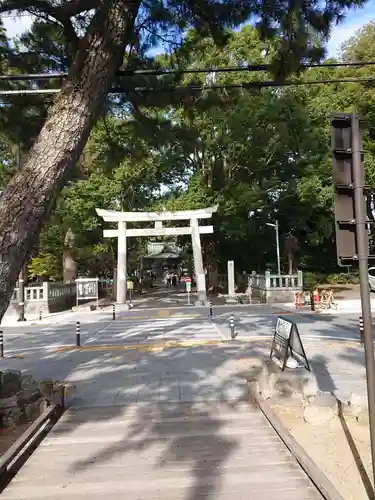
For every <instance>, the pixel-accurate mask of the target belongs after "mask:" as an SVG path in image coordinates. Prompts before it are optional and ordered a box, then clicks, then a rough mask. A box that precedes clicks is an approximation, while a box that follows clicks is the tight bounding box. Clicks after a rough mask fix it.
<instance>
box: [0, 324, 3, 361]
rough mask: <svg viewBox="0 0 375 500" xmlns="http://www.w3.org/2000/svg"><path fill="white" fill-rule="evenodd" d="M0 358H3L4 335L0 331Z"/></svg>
mask: <svg viewBox="0 0 375 500" xmlns="http://www.w3.org/2000/svg"><path fill="white" fill-rule="evenodd" d="M0 357H1V358H3V357H4V334H3V331H2V330H0Z"/></svg>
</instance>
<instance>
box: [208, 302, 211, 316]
mask: <svg viewBox="0 0 375 500" xmlns="http://www.w3.org/2000/svg"><path fill="white" fill-rule="evenodd" d="M208 305H209V307H210V316H212V302H211V300H210V302H209V303H208Z"/></svg>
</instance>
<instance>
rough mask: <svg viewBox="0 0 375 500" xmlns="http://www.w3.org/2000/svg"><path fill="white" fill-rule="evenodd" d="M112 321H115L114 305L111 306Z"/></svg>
mask: <svg viewBox="0 0 375 500" xmlns="http://www.w3.org/2000/svg"><path fill="white" fill-rule="evenodd" d="M112 319H113V320H115V319H116V306H115V304H112Z"/></svg>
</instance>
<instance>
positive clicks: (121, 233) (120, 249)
mask: <svg viewBox="0 0 375 500" xmlns="http://www.w3.org/2000/svg"><path fill="white" fill-rule="evenodd" d="M126 282H127V272H126V222H125V221H123V220H122V221H119V223H118V238H117V275H116V302H118V303H119V304H125V302H126Z"/></svg>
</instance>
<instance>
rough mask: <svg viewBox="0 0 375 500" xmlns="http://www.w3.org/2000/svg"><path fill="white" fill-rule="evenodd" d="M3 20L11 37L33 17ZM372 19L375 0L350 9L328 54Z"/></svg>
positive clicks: (331, 54)
mask: <svg viewBox="0 0 375 500" xmlns="http://www.w3.org/2000/svg"><path fill="white" fill-rule="evenodd" d="M3 21H4V26H5V28H6V30H7V34H8V36H9V37H15V36H17V35H19V34H20V33H22V32H23V31H25V30H26V29H27V28H28V27H29V26H30V24H31V18H30V17H28V16H22V17H20V18H9V17H8V18H5V19H4V20H3ZM370 21H375V0H369V1H368V2H367V4H366V6H365V7H364V8H363V9H357V10H350V11H349V12H348V13H347V15H346V19H345V20H344V22H343V23H341V24H340V25H339V26H336V27H334V28H333V30H332V35H331V38H330V40H329V42H328V47H327V49H328V56H329V57H333V56H336V55H337V54H338V52H339V50H340V47H341V45H342V44H343V43H344V42H345V41H346V40H348V39H349V38H351V37H352V36H353V35H354V34H355V33H356V31H358V30H359V29H361V28H362V27H363V26H364V25H366V24H368V23H369V22H370Z"/></svg>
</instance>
